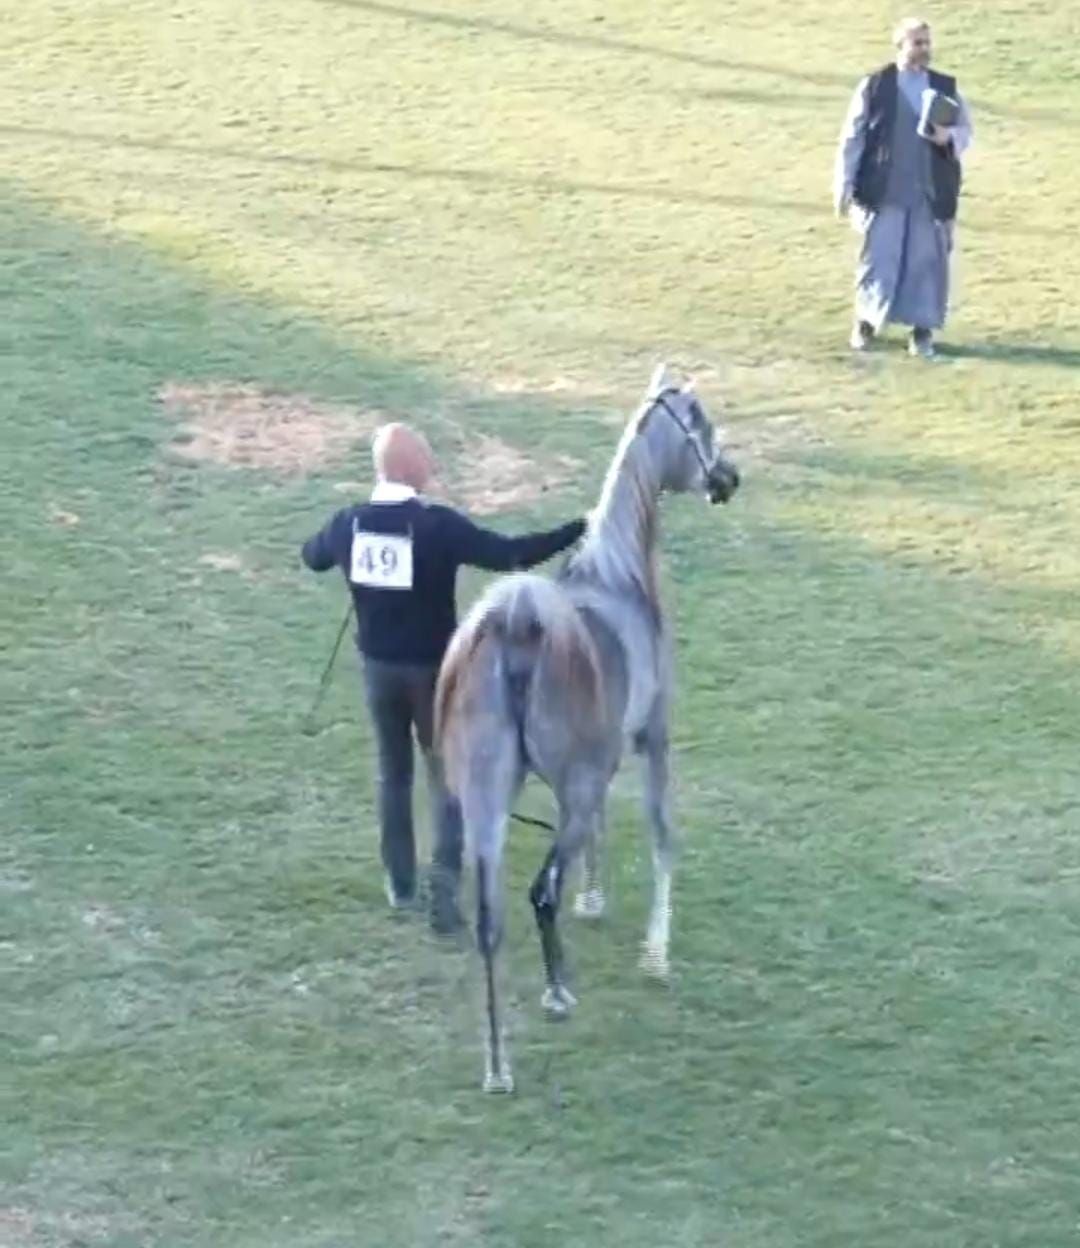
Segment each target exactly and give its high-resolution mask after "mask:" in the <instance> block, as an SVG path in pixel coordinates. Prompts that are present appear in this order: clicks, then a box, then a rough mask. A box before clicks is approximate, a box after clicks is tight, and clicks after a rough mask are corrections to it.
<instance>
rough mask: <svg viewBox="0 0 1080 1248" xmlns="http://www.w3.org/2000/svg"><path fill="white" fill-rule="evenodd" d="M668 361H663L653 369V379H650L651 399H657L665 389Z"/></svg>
mask: <svg viewBox="0 0 1080 1248" xmlns="http://www.w3.org/2000/svg"><path fill="white" fill-rule="evenodd" d="M667 371H668V370H667V361H666V360H661V361H660V363H659V364H657V366H656V367H655V368H654V369H653V372H652V377H650V378H649V398H655V397H656V395H658V394H659V393H660V392H661V391H662V390H663V389H664V384H665V382H666V381H667Z"/></svg>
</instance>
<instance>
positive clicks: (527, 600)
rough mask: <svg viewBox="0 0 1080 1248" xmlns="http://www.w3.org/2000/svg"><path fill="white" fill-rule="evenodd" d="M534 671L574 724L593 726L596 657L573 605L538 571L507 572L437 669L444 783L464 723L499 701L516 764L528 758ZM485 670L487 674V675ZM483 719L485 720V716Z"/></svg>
mask: <svg viewBox="0 0 1080 1248" xmlns="http://www.w3.org/2000/svg"><path fill="white" fill-rule="evenodd" d="M540 672H542V674H543V680H544V688H545V689H547V688H548V686H549V684H550V688H551V692H552V693H555V692H557V693H558V694H559V698H560V704H561V706H562V707H564V708H565V714H567V715H568V716H571V717H572V720H573V723H574V724H575V727H585V726H588V725H590V724H599V721H600V717H601V715H602V708H603V680H602V675H601V668H600V659H599V656H598V654H597V651H596V646H595V643H594V642H593V639H592V635H591V634H590V632H589V630H588V629H587V628H586V627H585V623H584V621H583V620H582V618H581V616H580V615H579V613H578V611H577V609H576V608H575V607H574V605H573V604H572V603H571V602H570V601H569V599H568V598H567V597H566V595H565V594H564V593H563V591H562V590H561V589H560V588H559V587H558V586H557V585H555V584H553V583H552V582H551V581H549V580H547V579H546V578H544V577H541V576H531V575H528V574H520V575H517V576H511V577H506V578H505V579H504V580H502V581H499V582H497V583H496V584H495V585H494V586H493V587H492V588H491V589H490V590H489V591H488V592H487V593H486V594H485V595H484V596H483V597H482V598H481V599H480V601H479V602H478V603H477V604H476V606H475V607H474V608H473V609H472V611H471V612H470V613H469V615H468V616H467V617H466V618H465V620H463V621H462V623H461V625H460V627H459V628H458V630H457V632H456V633H455V634H454V637H453V639H452V641H451V643H450V646H449V648H448V650H447V652H446V657H445V659H444V660H443V664H442V669H441V671H440V673H439V681H438V686H437V689H436V695H435V723H436V739H437V742H438V745H439V749H440V751H441V752H442V754H443V756H444V759H445V761H446V768H447V776H448V779H449V780H450V783H451V787H456V785H455V781H456V779H457V778H458V777H460V774H461V769H462V767H463V766H464V765H465V761H466V760H465V756H466V755H467V753H468V748H469V736H470V722H471V721H477V722H479V720H480V718H481V717H484V716H488V717H490V715H491V714H492V712H495V713H496V714H498V711H499V709H500V708H499V707H498V705H497V704H498V702H499V701H501V703H502V706H501V710H502V716H500V718H502V719H503V722H504V724H505V725H506V727H512V729H513V731H515V732H516V734H517V739H518V743H519V751H520V754H521V760H522V762H523V763H526V764H527V763H528V762H529V758H528V752H527V748H526V744H525V736H526V725H527V719H528V711H529V707H530V705H531V704H532V702H533V701H534V699H535V698H536V697H537V696H538V694H540V692H541V691H540V690H539V689H538V682H537V675H538V673H540ZM484 674H486V675H487V676H488V677H489V679H488V680H486V681H485V680H483V675H484ZM500 686H501V690H500V688H499V687H500ZM500 692H501V697H500ZM485 693H486V695H487V696H486V697H485V696H484V695H485ZM493 703H494V704H493ZM485 722H487V723H490V722H491V720H490V718H487V719H486V721H485Z"/></svg>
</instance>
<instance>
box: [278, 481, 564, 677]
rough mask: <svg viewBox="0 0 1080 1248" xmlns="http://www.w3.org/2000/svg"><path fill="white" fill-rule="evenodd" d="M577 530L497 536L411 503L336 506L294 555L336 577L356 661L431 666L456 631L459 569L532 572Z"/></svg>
mask: <svg viewBox="0 0 1080 1248" xmlns="http://www.w3.org/2000/svg"><path fill="white" fill-rule="evenodd" d="M584 531H585V523H584V521H582V520H573V521H571V522H570V523H569V524H564V525H562V526H561V527H559V528H557V529H552V530H551V531H550V532H543V533H530V534H527V535H525V536H523V537H503V536H502V535H501V534H499V533H495V532H493V531H492V530H491V529H483V528H480V527H479V526H478V525H475V524H473V523H472V521H471V520H469V519H467V518H466V517H465V516H463V515H462V514H461V513H460V512H457V511H455V510H454V509H453V508H451V507H444V506H442V505H440V504H437V503H429V502H427V501H425V500H424V499H421V498H410V499H406V500H404V501H402V502H395V503H362V504H360V505H358V506H353V507H346V508H343V509H342V510H341V511H339V512H338V513H337V514H336V515H335V516H333V517H332V518H331V519H330V521H329V522H328V523H327V524H326V526H325V527H324V528H323V529H321V530H320V531H319V532H318V533H316V534H315V536H314V537H312V538H310V539H309V540H308V541H306V542H305V543H304V546H303V550H302V552H301V554H302V557H303V560H304V562H305V563H306V564H307V566H308V567H309V568H311V569H313V570H314V571H316V572H325V571H327V570H328V569H330V568H333V567H337V568H340V569H341V571H342V573H343V574H344V576H345V579H346V581H347V582H348V583H349V588H350V590H351V592H352V596H353V602H354V603H355V605H356V618H357V621H358V624H359V628H358V632H357V637H356V641H357V645H358V646H359V648H360V650H361V651H362V653H364V654H365V655H368V656H369V657H370V658H373V659H381V660H383V661H384V662H398V663H430V664H435V663H439V662H441V661H442V657H443V653H444V651H445V649H446V646H447V643H448V642H449V640H450V638H451V636H452V635H453V632H454V629H455V628H456V626H457V612H456V605H455V588H456V581H457V571H458V568H459V567H461V566H462V565H463V564H466V565H470V566H472V567H477V568H485V569H487V570H488V571H490V572H511V571H514V570H515V569H524V568H531V567H534V566H535V565H536V564H538V563H542V562H543V561H544V560H545V559H550V558H551V556H552V555H556V554H558V553H559V551H561V550H565V549H566V548H567V547H568V546H570V545H572V544H573V543H574V542H576V541H577V540H578V538H579V537H581V535H582V533H583V532H584ZM410 563H411V570H410V569H409V568H408V567H407V566H406V565H408V564H410Z"/></svg>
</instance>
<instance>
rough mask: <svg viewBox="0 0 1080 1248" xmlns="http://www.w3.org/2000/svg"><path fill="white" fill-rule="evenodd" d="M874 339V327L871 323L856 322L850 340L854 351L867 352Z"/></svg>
mask: <svg viewBox="0 0 1080 1248" xmlns="http://www.w3.org/2000/svg"><path fill="white" fill-rule="evenodd" d="M874 338H875V334H874V327H873V325H871V324H870V322H869V321H856V322H855V325H854V327H853V328H852V330H851V338H850V339H849V341H850V343H851V349H852V351H865V350H866V349H867V348H868V347H869V346H870V344H871V343H872V342H873V341H874Z"/></svg>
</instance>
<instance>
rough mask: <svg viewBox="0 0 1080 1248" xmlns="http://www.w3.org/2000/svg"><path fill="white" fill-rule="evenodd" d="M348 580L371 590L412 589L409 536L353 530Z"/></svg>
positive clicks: (411, 557) (410, 540)
mask: <svg viewBox="0 0 1080 1248" xmlns="http://www.w3.org/2000/svg"><path fill="white" fill-rule="evenodd" d="M349 580H350V581H352V583H353V584H354V585H367V586H368V587H369V588H370V589H412V587H413V544H412V534H409V535H408V536H406V537H402V536H400V535H398V534H396V533H366V532H364V531H363V530H358V529H353V539H352V559H351V561H350V568H349Z"/></svg>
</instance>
